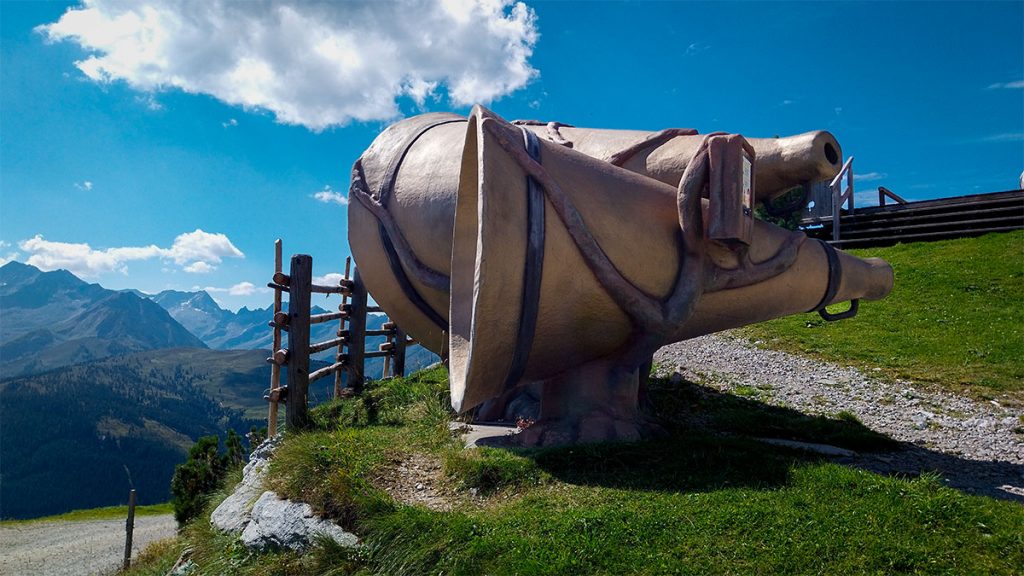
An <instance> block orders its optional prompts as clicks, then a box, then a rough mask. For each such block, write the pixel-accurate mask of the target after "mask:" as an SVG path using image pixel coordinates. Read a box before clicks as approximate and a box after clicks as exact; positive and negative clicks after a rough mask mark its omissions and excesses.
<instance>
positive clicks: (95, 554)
mask: <svg viewBox="0 0 1024 576" xmlns="http://www.w3.org/2000/svg"><path fill="white" fill-rule="evenodd" d="M124 525H125V521H124V519H119V520H81V521H53V522H29V523H25V524H14V525H10V526H0V548H2V550H3V552H2V554H0V574H12V575H13V574H18V575H24V576H36V575H39V576H43V575H45V576H78V575H81V576H92V575H94V574H112V573H114V572H115V571H116V570H117V569H118V568H120V567H121V562H122V560H123V559H124ZM176 530H177V524H176V523H175V521H174V516H172V515H170V514H167V515H160V516H139V517H137V518H136V519H135V531H134V533H133V537H132V557H133V558H134V557H136V556H138V554H139V552H140V551H141V550H142V549H143V548H145V547H146V546H148V545H149V543H150V542H153V541H155V540H161V539H164V538H170V537H172V536H174V533H175V531H176Z"/></svg>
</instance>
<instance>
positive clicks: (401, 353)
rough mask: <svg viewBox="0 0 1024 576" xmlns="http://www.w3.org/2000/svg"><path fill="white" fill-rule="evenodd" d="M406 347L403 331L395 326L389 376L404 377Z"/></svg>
mask: <svg viewBox="0 0 1024 576" xmlns="http://www.w3.org/2000/svg"><path fill="white" fill-rule="evenodd" d="M406 346H408V342H407V338H406V333H405V330H402V327H401V326H395V361H394V364H393V365H392V369H391V374H392V375H394V376H398V377H399V378H402V377H404V376H405V348H406Z"/></svg>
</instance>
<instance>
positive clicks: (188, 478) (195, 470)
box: [171, 430, 245, 526]
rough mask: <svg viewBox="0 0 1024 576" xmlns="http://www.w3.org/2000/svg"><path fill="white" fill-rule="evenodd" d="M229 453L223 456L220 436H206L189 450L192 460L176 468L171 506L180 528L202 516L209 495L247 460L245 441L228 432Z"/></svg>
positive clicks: (187, 460)
mask: <svg viewBox="0 0 1024 576" xmlns="http://www.w3.org/2000/svg"><path fill="white" fill-rule="evenodd" d="M226 444H227V453H226V454H221V453H220V440H219V439H218V438H217V436H203V437H202V438H200V439H199V440H198V441H197V442H196V443H195V444H193V445H192V448H190V449H189V451H188V459H186V460H185V462H184V463H183V464H179V465H178V466H177V467H176V468H175V469H174V476H173V477H172V478H171V504H172V505H173V506H174V519H175V520H177V521H178V525H179V526H184V525H185V523H187V522H188V521H189V520H191V519H193V518H196V517H198V516H199V515H200V514H201V513H202V511H203V508H204V507H205V506H206V500H207V496H209V494H210V493H211V492H213V491H214V490H216V489H217V487H218V486H220V483H221V481H222V480H224V476H225V474H226V473H227V471H228V470H229V469H231V468H232V467H235V466H238V465H240V464H241V463H242V462H244V461H245V452H244V450H243V449H242V442H241V439H240V438H239V436H238V435H237V434H235V431H234V430H229V431H228V437H227V441H226Z"/></svg>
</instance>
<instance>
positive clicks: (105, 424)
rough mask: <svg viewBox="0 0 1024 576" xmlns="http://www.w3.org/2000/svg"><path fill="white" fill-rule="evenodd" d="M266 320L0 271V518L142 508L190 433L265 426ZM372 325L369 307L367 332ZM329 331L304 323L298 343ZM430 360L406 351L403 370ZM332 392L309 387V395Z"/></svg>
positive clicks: (163, 493)
mask: <svg viewBox="0 0 1024 576" xmlns="http://www.w3.org/2000/svg"><path fill="white" fill-rule="evenodd" d="M324 311H325V310H323V309H321V308H314V310H313V313H322V312H324ZM272 317H273V309H272V307H269V306H268V307H267V308H265V309H256V310H250V309H247V308H242V309H241V310H239V311H238V312H232V311H230V310H224V309H222V308H220V306H218V305H217V303H216V302H215V301H214V300H213V298H211V297H210V295H209V294H208V293H206V292H204V291H197V292H181V291H170V290H168V291H164V292H161V293H159V294H155V295H150V294H145V293H143V292H140V291H138V290H121V291H115V290H108V289H106V288H103V287H102V286H100V285H98V284H90V283H87V282H85V281H83V280H81V279H79V278H78V277H76V276H74V275H73V274H71V273H70V272H68V271H66V270H56V271H52V272H43V271H41V270H39V269H38V268H35V267H33V266H30V265H26V264H21V263H18V262H9V263H7V264H5V265H4V266H3V267H0V415H2V417H0V438H2V442H0V466H2V468H0V474H2V477H0V517H2V518H11V517H15V518H30V517H34V516H40V515H45V514H54V513H59V512H64V511H67V510H71V509H74V508H83V507H94V506H101V505H110V504H117V503H123V501H124V498H125V496H126V495H127V489H128V486H129V485H134V486H135V487H136V489H138V491H139V498H140V501H141V502H143V503H147V502H149V503H152V502H162V501H166V500H167V499H168V498H169V492H168V489H169V485H170V478H171V474H172V473H173V470H174V466H175V465H176V464H178V463H180V462H181V461H182V460H183V459H184V456H185V454H186V452H187V449H188V447H189V446H190V445H191V443H192V442H194V441H195V440H196V439H197V438H199V437H200V436H204V435H209V434H223V433H224V432H225V431H226V430H227V429H228V428H232V429H235V430H236V431H238V432H239V433H244V432H247V431H248V430H249V428H250V427H251V426H264V425H265V424H266V410H267V406H266V403H265V402H264V400H263V394H264V392H265V390H266V389H267V388H268V387H269V383H270V382H269V381H270V367H269V365H268V364H267V363H266V357H267V356H268V354H269V349H270V347H271V339H272V331H271V329H270V328H269V327H268V326H267V323H268V321H269V320H270V319H271V318H272ZM385 321H386V317H385V316H383V315H378V314H371V315H370V316H369V317H368V318H367V328H369V329H379V328H380V326H381V324H383V323H384V322H385ZM337 329H338V325H337V323H324V324H319V325H314V327H313V330H312V333H311V335H310V338H311V341H313V342H318V341H323V340H328V339H331V338H333V337H334V336H335V332H336V330H337ZM383 339H384V337H382V336H378V337H374V338H368V339H367V348H368V349H373V348H376V346H377V344H379V343H380V342H382V341H383ZM334 353H335V351H334V350H328V351H325V352H323V353H321V354H320V355H319V356H320V357H322V358H323V360H328V361H331V360H333V355H334ZM436 359H437V357H436V356H435V355H433V354H432V353H430V352H429V351H427V350H425V349H423V348H421V347H419V346H414V347H411V348H410V349H409V353H408V356H407V359H406V365H407V366H408V367H409V369H410V370H415V369H416V368H419V367H422V366H425V365H427V364H430V363H432V362H434V361H436ZM323 360H319V361H318V360H316V357H314V361H313V363H312V367H313V368H314V369H315V368H316V367H318V366H323V365H325V364H324V363H323ZM381 365H382V360H381V359H379V358H375V359H373V360H371V361H368V362H367V363H366V366H365V373H366V374H367V375H368V376H370V377H373V376H376V375H378V374H380V373H381ZM285 372H286V371H282V375H284V373H285ZM332 389H333V386H331V385H330V384H328V383H325V382H323V381H322V382H318V383H316V384H315V385H313V386H311V387H310V400H311V402H313V403H316V402H318V401H322V400H325V399H327V398H328V397H329V395H330V393H331V390H332ZM282 413H283V412H282Z"/></svg>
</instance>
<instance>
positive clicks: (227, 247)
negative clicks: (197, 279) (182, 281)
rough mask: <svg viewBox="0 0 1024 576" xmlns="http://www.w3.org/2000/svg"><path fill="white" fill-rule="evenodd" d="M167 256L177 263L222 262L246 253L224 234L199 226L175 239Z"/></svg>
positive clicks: (240, 256)
mask: <svg viewBox="0 0 1024 576" xmlns="http://www.w3.org/2000/svg"><path fill="white" fill-rule="evenodd" d="M166 254H167V257H170V258H172V259H173V260H174V263H175V264H178V265H182V264H185V263H186V262H194V263H199V262H200V261H201V262H205V263H207V264H220V263H221V260H222V259H223V258H245V254H242V251H241V250H239V249H238V248H235V245H234V244H232V243H231V240H228V237H227V236H225V235H224V234H211V233H209V232H203V231H202V230H201V229H199V228H197V229H196V230H195V231H194V232H186V233H184V234H181V235H179V236H178V237H177V238H175V239H174V244H173V245H171V248H170V250H167V251H166Z"/></svg>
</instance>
